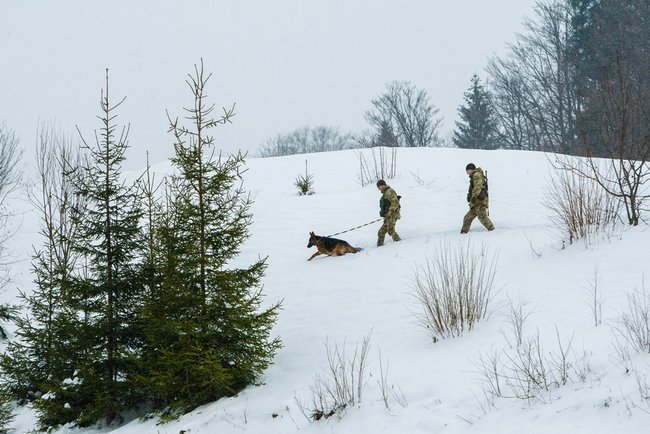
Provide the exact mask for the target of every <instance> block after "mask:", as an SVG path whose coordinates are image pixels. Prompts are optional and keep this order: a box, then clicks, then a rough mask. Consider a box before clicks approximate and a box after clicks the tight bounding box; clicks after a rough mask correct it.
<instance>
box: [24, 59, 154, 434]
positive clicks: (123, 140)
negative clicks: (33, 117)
mask: <svg viewBox="0 0 650 434" xmlns="http://www.w3.org/2000/svg"><path fill="white" fill-rule="evenodd" d="M123 101H124V99H122V100H121V101H120V102H119V103H118V104H116V105H111V101H110V100H109V93H108V71H107V74H106V89H105V91H104V90H103V91H102V94H101V100H100V106H101V111H102V115H101V116H100V117H99V119H100V120H101V122H102V127H101V129H100V131H99V132H98V133H96V134H95V141H94V143H93V144H89V143H88V142H86V141H85V140H84V139H83V136H82V135H81V133H80V136H81V139H82V142H83V146H82V148H83V150H84V152H85V156H86V158H85V160H84V161H83V162H82V164H81V165H80V166H79V167H77V168H76V170H75V171H74V172H78V173H79V176H74V177H73V178H72V179H73V181H74V186H73V190H74V194H75V195H76V196H77V197H78V198H80V200H82V201H83V202H84V203H85V206H84V207H83V208H80V207H75V208H74V209H72V210H71V218H72V220H73V222H74V224H75V225H76V232H75V234H74V235H70V236H69V238H68V237H66V236H63V235H62V236H61V240H62V242H67V243H70V245H71V252H72V254H74V255H76V257H77V264H78V265H77V267H76V268H75V270H74V272H73V273H71V274H70V275H69V277H68V278H67V280H68V281H69V282H67V281H66V287H65V288H64V287H63V286H61V288H60V289H61V291H63V290H64V289H65V295H64V301H65V308H66V309H67V310H68V311H69V315H68V318H67V320H66V321H65V323H63V324H62V326H61V327H62V328H63V329H64V330H68V329H69V328H71V327H72V328H73V329H74V331H73V332H71V336H69V335H68V334H67V333H64V334H63V335H57V336H54V339H55V340H64V341H65V346H66V353H65V356H67V359H66V360H64V361H63V362H62V363H63V365H64V366H65V367H67V368H68V372H67V375H66V376H65V378H60V377H55V378H53V379H51V381H50V382H49V384H48V386H49V389H48V390H46V391H45V392H47V393H46V395H45V396H44V397H43V398H42V399H40V400H39V401H37V402H35V407H36V408H37V409H38V410H39V411H40V412H41V421H42V422H43V423H44V424H45V425H47V426H56V425H60V424H65V423H68V422H72V423H74V424H76V425H79V426H86V425H90V424H93V423H96V422H100V421H102V422H105V423H111V422H112V421H113V420H116V419H119V418H120V416H121V414H122V412H123V411H125V410H127V409H131V408H133V407H134V406H135V405H136V403H138V402H139V401H140V398H141V397H140V395H139V393H138V391H137V389H136V388H135V387H133V383H132V381H133V380H132V365H133V363H134V362H133V359H134V358H136V357H137V350H138V348H140V347H141V341H142V337H141V333H140V332H139V330H138V323H137V318H136V316H135V313H136V312H137V301H138V296H139V294H140V293H141V292H142V286H143V284H142V277H141V274H140V272H141V267H139V266H138V260H139V252H140V249H141V245H142V242H141V241H142V233H141V229H140V227H139V224H140V219H141V218H142V210H141V207H140V204H141V199H140V198H139V197H138V194H137V191H136V190H135V188H134V187H133V186H129V185H127V184H126V183H125V182H124V181H123V180H122V179H121V164H122V162H123V160H124V154H125V151H126V149H127V147H128V141H127V139H128V127H123V128H122V130H121V134H120V135H119V137H118V136H117V135H116V126H115V124H114V120H115V114H114V110H115V109H116V108H117V107H119V106H120V105H121V103H122V102H123ZM70 173H73V172H70ZM38 272H40V270H37V273H38ZM37 275H38V274H37Z"/></svg>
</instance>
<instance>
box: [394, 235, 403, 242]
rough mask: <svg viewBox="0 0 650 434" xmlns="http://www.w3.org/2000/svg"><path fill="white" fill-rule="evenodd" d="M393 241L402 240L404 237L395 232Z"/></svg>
mask: <svg viewBox="0 0 650 434" xmlns="http://www.w3.org/2000/svg"><path fill="white" fill-rule="evenodd" d="M393 241H402V239H401V238H400V237H399V235H397V234H395V235H393Z"/></svg>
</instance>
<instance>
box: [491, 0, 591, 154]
mask: <svg viewBox="0 0 650 434" xmlns="http://www.w3.org/2000/svg"><path fill="white" fill-rule="evenodd" d="M535 13H536V19H535V20H532V19H529V20H526V21H525V23H524V25H525V29H526V31H525V32H524V33H522V34H520V35H518V36H517V42H516V43H514V44H512V45H511V46H510V55H509V57H508V58H506V59H501V58H493V59H491V60H490V62H489V65H488V73H489V74H490V76H491V80H490V85H491V88H492V90H493V92H494V96H495V106H496V108H497V117H498V119H499V120H500V123H501V125H500V128H499V131H500V133H501V135H502V136H503V137H502V139H503V141H504V142H505V143H506V144H507V145H509V146H511V147H513V148H514V149H531V150H544V151H553V152H563V153H566V152H569V151H570V150H571V148H572V145H573V143H574V142H575V136H576V117H577V113H578V112H579V102H578V98H577V96H576V91H575V89H576V84H575V83H576V72H575V67H574V65H573V62H572V58H571V41H572V39H571V38H572V17H573V10H572V8H571V7H570V6H569V5H568V2H566V1H546V2H538V3H537V5H536V7H535Z"/></svg>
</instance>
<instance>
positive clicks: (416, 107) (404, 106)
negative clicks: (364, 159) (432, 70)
mask: <svg viewBox="0 0 650 434" xmlns="http://www.w3.org/2000/svg"><path fill="white" fill-rule="evenodd" d="M372 105H373V106H374V108H373V109H372V110H368V111H367V112H366V120H367V121H368V123H369V124H370V125H372V126H373V128H374V129H375V130H376V132H377V136H378V137H385V136H386V135H387V134H388V133H390V134H395V135H396V137H397V138H398V143H399V144H400V145H401V146H410V147H414V146H439V145H440V142H441V139H440V131H439V130H440V126H441V124H442V118H441V117H437V115H438V112H439V110H438V109H437V108H436V107H435V106H434V105H433V104H431V102H430V99H429V95H428V94H427V92H426V91H425V90H423V89H419V90H418V89H417V88H416V87H415V85H413V84H411V83H410V82H408V81H392V82H390V83H388V85H387V86H386V92H385V93H384V94H383V95H381V96H380V97H379V98H377V99H374V100H372Z"/></svg>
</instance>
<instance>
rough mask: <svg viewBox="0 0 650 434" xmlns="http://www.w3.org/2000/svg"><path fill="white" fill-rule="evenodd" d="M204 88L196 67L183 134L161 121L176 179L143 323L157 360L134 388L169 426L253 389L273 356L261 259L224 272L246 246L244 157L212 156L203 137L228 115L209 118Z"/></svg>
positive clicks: (209, 139)
mask: <svg viewBox="0 0 650 434" xmlns="http://www.w3.org/2000/svg"><path fill="white" fill-rule="evenodd" d="M208 79H209V75H208V76H205V75H204V72H203V64H202V63H201V65H200V67H199V66H195V73H194V75H190V79H189V80H188V81H187V83H188V85H189V87H190V90H191V92H192V94H193V96H194V101H193V106H192V108H189V109H185V110H186V119H187V120H189V123H190V125H189V126H187V127H186V126H182V125H181V124H180V123H179V121H178V119H175V120H172V119H171V118H170V132H172V133H173V135H174V149H175V156H174V157H173V158H172V163H173V165H174V166H175V168H176V169H177V172H176V174H175V175H173V176H172V177H170V179H169V181H168V184H167V189H166V200H165V201H164V208H165V212H164V213H162V214H163V216H164V218H162V219H160V220H159V225H160V226H159V228H158V229H157V234H158V237H159V240H160V252H161V258H160V259H161V260H160V262H159V263H158V267H159V269H160V270H162V279H161V282H162V283H161V287H160V291H159V292H157V294H154V296H153V297H152V300H151V303H152V306H155V307H156V309H149V312H150V315H151V316H150V318H151V321H147V324H149V328H148V332H147V339H148V341H149V343H150V345H151V348H155V349H157V350H156V351H155V354H152V355H153V357H152V358H151V359H150V360H149V361H148V364H147V368H146V369H147V370H146V371H145V372H144V374H143V375H142V377H141V378H142V380H143V386H144V387H145V388H146V389H147V390H148V391H149V393H150V395H151V396H154V397H155V398H156V402H157V405H158V407H159V409H163V411H164V414H165V415H167V416H169V417H174V416H176V415H178V414H180V413H182V412H185V411H188V410H191V409H193V408H195V407H196V406H198V405H201V404H205V403H207V402H210V401H213V400H216V399H218V398H221V397H223V396H231V395H233V394H235V393H237V392H238V391H239V390H241V389H242V388H243V387H245V386H247V385H250V384H253V383H255V382H256V381H257V380H258V379H259V376H260V375H261V373H262V372H263V370H264V369H266V367H267V366H268V365H269V363H270V362H271V360H272V358H273V355H274V354H275V352H276V350H277V349H278V348H279V346H280V342H279V340H278V339H270V334H271V328H272V326H273V324H274V323H275V319H276V316H277V311H278V309H279V304H275V305H273V306H271V307H269V308H267V309H261V308H260V306H261V303H262V294H261V289H260V280H261V278H262V276H263V273H264V270H265V268H266V263H265V259H260V260H258V261H256V262H255V263H253V264H252V265H250V266H248V267H245V268H229V264H230V261H231V260H232V259H233V258H235V257H236V256H237V255H238V254H239V248H240V246H241V244H242V243H243V242H244V241H245V240H246V239H247V238H248V236H249V234H248V226H249V224H250V223H251V218H252V217H251V214H250V210H249V208H250V205H251V201H250V199H249V197H248V195H247V194H246V193H245V191H244V189H243V186H242V184H241V174H242V166H243V164H244V156H243V155H242V154H237V155H231V156H224V155H222V154H221V153H220V152H219V153H217V152H215V150H214V146H215V145H214V137H213V136H211V135H210V131H211V130H212V128H214V127H217V126H220V125H223V124H226V123H229V122H230V120H231V117H232V116H233V110H232V109H230V110H225V111H224V114H223V115H222V116H221V117H220V118H217V119H214V118H212V117H211V113H212V111H213V109H214V106H213V105H212V106H209V105H207V103H206V96H205V88H206V83H207V81H208ZM156 340H158V342H157V343H156Z"/></svg>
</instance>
